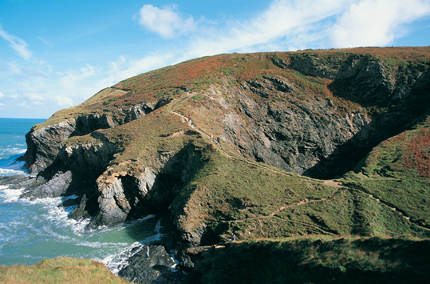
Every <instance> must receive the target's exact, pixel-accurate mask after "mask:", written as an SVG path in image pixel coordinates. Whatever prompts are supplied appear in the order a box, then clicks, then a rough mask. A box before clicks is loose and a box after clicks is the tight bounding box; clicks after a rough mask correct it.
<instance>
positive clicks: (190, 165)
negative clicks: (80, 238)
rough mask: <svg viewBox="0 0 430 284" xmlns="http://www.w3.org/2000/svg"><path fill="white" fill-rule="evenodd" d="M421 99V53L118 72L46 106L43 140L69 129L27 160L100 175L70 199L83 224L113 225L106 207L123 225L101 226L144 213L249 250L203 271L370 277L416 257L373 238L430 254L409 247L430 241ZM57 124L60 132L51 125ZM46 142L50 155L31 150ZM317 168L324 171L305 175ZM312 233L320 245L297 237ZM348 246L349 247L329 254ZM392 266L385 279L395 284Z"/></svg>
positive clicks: (257, 58)
mask: <svg viewBox="0 0 430 284" xmlns="http://www.w3.org/2000/svg"><path fill="white" fill-rule="evenodd" d="M186 89H189V91H188V92H186V91H185V90H186ZM429 91H430V47H417V48H413V47H410V48H360V49H345V50H307V51H299V52H276V53H255V54H224V55H218V56H212V57H204V58H198V59H194V60H190V61H187V62H184V63H180V64H177V65H175V66H169V67H165V68H161V69H158V70H154V71H151V72H148V73H145V74H141V75H138V76H135V77H132V78H129V79H127V80H124V81H122V82H120V83H118V84H116V85H115V86H112V87H111V88H107V89H104V90H102V91H100V92H99V93H98V94H96V95H94V96H93V97H92V98H90V99H89V100H88V101H86V102H84V103H83V104H81V105H79V106H76V107H72V108H69V109H66V110H62V111H59V112H57V113H56V114H54V115H53V117H52V118H50V119H49V120H48V121H46V122H45V123H44V124H41V125H39V126H37V127H36V128H35V130H37V129H41V128H42V127H46V129H48V130H49V129H50V128H49V127H50V126H52V131H48V130H47V133H48V134H47V137H48V138H51V136H52V137H53V136H55V133H59V132H61V131H63V134H64V133H65V134H64V135H63V136H64V137H66V136H67V135H68V136H67V137H66V138H65V139H63V140H61V139H58V140H61V142H59V144H58V145H57V148H55V149H54V147H50V145H46V144H43V143H44V142H43V141H45V140H44V139H39V140H37V139H36V140H37V141H42V142H43V143H41V144H40V147H39V146H38V145H36V146H34V148H35V149H36V150H35V151H34V153H36V155H37V154H40V156H41V158H40V159H39V160H43V161H44V163H45V164H46V165H48V166H49V165H50V164H49V163H50V162H51V165H54V166H57V165H59V164H60V166H61V167H60V168H61V169H62V171H66V170H71V171H72V172H73V173H77V172H79V171H82V172H83V173H84V174H81V175H80V176H79V177H80V178H85V177H86V176H87V175H85V173H86V172H87V171H88V169H91V170H93V169H96V170H97V173H96V174H94V175H95V180H93V181H91V182H92V183H89V184H92V185H95V187H93V188H90V189H88V190H87V192H86V194H87V197H88V198H89V199H90V201H89V202H87V203H86V204H85V203H82V204H81V205H82V207H85V206H87V207H86V208H85V210H87V211H88V212H95V213H94V214H99V213H100V212H102V213H103V214H105V215H103V216H95V217H94V216H92V217H94V220H96V219H97V218H99V219H97V220H99V221H100V222H103V220H107V219H103V218H105V217H106V218H108V217H112V216H113V217H115V216H116V215H115V214H111V213H110V211H109V210H110V209H112V208H114V209H115V210H116V211H114V210H113V212H117V213H118V212H120V213H121V216H122V217H121V218H122V219H112V220H113V221H112V223H114V222H122V221H124V220H130V219H132V218H136V217H139V216H141V215H142V214H147V213H151V212H149V211H150V210H151V209H154V208H156V209H157V210H159V211H160V210H161V211H162V210H164V211H167V212H169V213H170V214H171V216H172V220H173V223H174V226H175V229H176V230H177V232H175V233H176V235H177V236H178V235H179V236H180V237H179V239H180V241H179V242H181V248H186V247H187V246H194V245H214V244H217V243H220V242H223V241H226V240H228V238H229V235H230V234H231V232H234V233H235V234H236V235H237V236H238V238H239V240H242V241H249V242H250V243H246V244H239V245H237V246H231V247H227V248H226V249H220V250H215V252H214V255H212V256H208V257H209V259H212V260H213V259H214V260H215V263H222V262H224V261H225V258H224V257H227V256H229V257H231V258H233V256H234V257H236V258H237V257H239V259H241V258H242V253H243V257H244V260H243V261H245V258H246V257H251V253H250V251H256V252H258V253H260V254H261V255H263V256H265V258H267V259H269V258H270V259H271V258H274V263H273V265H272V263H270V262H264V266H262V267H268V266H270V268H271V269H272V268H273V271H272V272H271V273H278V274H279V275H284V274H282V273H283V272H280V270H281V269H280V268H279V267H281V266H282V265H284V266H285V265H287V266H291V267H296V268H297V267H301V268H300V269H302V270H299V271H301V272H303V273H306V272H307V271H308V270H311V269H312V271H317V272H318V273H321V274H315V275H322V274H324V273H328V276H330V277H334V278H336V279H344V280H345V279H347V278H348V277H349V276H351V275H355V273H363V275H364V276H363V277H367V276H366V275H370V276H372V275H373V276H375V277H376V278H375V279H380V278H381V277H384V275H385V273H386V271H395V270H396V267H397V268H398V271H400V272H401V271H405V270H406V268H405V267H407V266H405V267H403V266H402V265H408V264H407V263H409V262H408V261H412V260H411V259H409V260H406V259H408V258H411V257H412V255H408V256H406V254H405V257H404V259H405V260H404V261H403V260H401V261H400V262H401V263H400V264H399V263H396V262H395V261H394V262H392V261H391V260H390V261H388V262H385V260H384V259H383V258H380V257H379V256H382V255H384V253H385V251H384V252H383V249H382V248H380V249H379V250H378V249H376V247H377V246H378V245H380V246H381V247H384V249H386V250H387V251H389V252H393V253H395V252H396V248H397V247H405V248H406V247H407V248H411V250H413V251H415V252H416V251H418V250H415V249H416V248H415V246H418V247H421V246H422V248H423V249H424V250H428V243H427V241H418V239H428V238H429V237H430V223H429V222H430V211H429V209H428V205H429V202H430V193H429V190H428V189H429V185H430V172H429V170H430V169H429V164H430V132H429V129H430V120H429V115H430V109H429V105H430V95H429V94H430V92H429ZM188 116H190V118H191V120H189V119H188V118H187V117H188ZM64 121H70V123H69V126H70V127H69V128H73V129H72V130H71V131H70V130H67V129H66V130H62V129H64V128H61V127H60V126H58V127H57V126H55V124H57V123H59V122H64ZM67 131H69V132H67ZM40 136H43V135H42V134H40ZM40 136H38V137H37V138H40ZM217 137H220V138H221V139H220V141H217V139H216V138H217ZM42 138H43V137H42ZM46 140H48V142H46V143H49V141H52V139H51V140H50V139H46ZM96 144H97V145H99V146H97V145H96ZM45 146H46V147H45ZM96 146H97V147H100V148H97V147H96ZM38 147H39V148H38ZM102 147H104V148H102ZM50 148H53V149H54V150H57V151H58V152H57V153H56V152H55V151H54V150H52V151H47V152H49V154H50V155H43V154H44V153H43V151H46V149H49V150H50ZM38 150H40V151H39V152H38ZM58 153H59V154H58ZM55 155H57V156H55ZM50 157H54V158H58V157H59V158H58V159H55V161H56V162H57V164H52V163H53V161H49V159H50ZM363 157H364V158H363ZM35 160H37V159H35ZM99 161H103V164H102V165H100V162H99ZM61 163H63V164H61ZM96 164H97V165H96ZM42 166H43V165H42ZM42 166H41V167H40V168H43V167H42ZM331 169H334V170H333V171H332V170H331ZM351 169H354V170H352V171H349V170H351ZM54 170H55V169H54ZM94 171H95V170H94ZM298 173H301V174H302V175H300V174H298ZM324 175H325V176H331V177H335V178H334V179H332V180H322V179H318V178H317V177H321V176H324ZM111 185H115V186H114V187H110V186H111ZM114 189H115V190H114ZM111 193H112V194H111ZM106 200H108V201H109V202H105V203H103V202H104V201H106ZM104 204H108V205H109V206H106V207H104V208H101V207H102V206H104ZM89 206H94V207H93V208H89ZM97 206H99V207H97ZM145 210H146V211H145ZM97 212H99V213H97ZM109 214H111V215H109ZM315 235H319V236H318V238H322V239H324V238H331V239H330V240H329V241H327V242H326V241H322V242H323V243H321V240H320V241H315V240H312V241H310V240H309V239H308V236H315ZM351 236H353V237H354V238H353V239H349V237H351ZM404 236H408V237H407V239H405V237H404ZM340 237H345V238H346V240H345V239H344V240H342V239H340V240H339V239H338V238H340ZM360 237H362V238H363V239H360ZM371 237H377V238H371ZM262 238H290V239H287V240H285V242H282V243H277V242H272V241H270V242H265V241H261V242H260V240H261V239H262ZM291 238H297V239H291ZM299 238H303V240H299ZM369 238H370V239H369ZM391 238H397V239H396V240H392V239H391ZM399 238H400V239H399ZM254 241H255V243H254ZM415 243H416V244H415ZM360 246H363V248H366V249H365V252H362V251H361V250H360ZM368 247H371V249H370V248H369V250H368V249H367V248H368ZM349 249H351V250H352V251H355V252H354V253H349V252H345V253H343V252H339V253H338V254H337V255H336V256H333V253H334V251H337V250H339V251H340V250H349ZM266 250H268V251H269V252H270V253H269V254H267V253H266ZM301 250H303V251H304V252H306V254H308V255H309V258H306V255H305V254H304V253H303V252H300V251H301ZM320 250H323V251H320ZM330 251H331V252H332V255H330V253H329V252H330ZM223 253H225V256H223ZM387 253H388V252H387ZM289 254H292V255H296V256H297V257H298V258H297V259H300V262H298V260H297V259H291V258H288V257H289ZM350 254H357V255H358V258H360V257H362V256H363V257H364V258H366V259H367V260H366V261H367V262H366V261H365V262H366V263H367V264H363V263H357V262H354V261H352V260H351V259H350V258H351V257H352V258H355V257H356V256H350ZM311 255H314V256H315V258H312V257H311ZM375 255H376V256H375ZM281 256H286V257H287V260H286V261H284V262H282V261H281ZM253 257H255V256H253ZM336 257H338V259H337V260H336V261H335V260H334V258H336ZM402 257H403V256H402ZM389 258H391V259H392V258H395V255H391V256H389ZM351 261H352V262H351ZM314 262H317V263H319V264H318V265H314V264H313V263H314ZM226 263H230V262H227V261H226ZM244 263H247V262H244ZM327 263H328V264H327ZM320 264H321V265H320ZM205 265H206V266H205V267H206V268H205V269H207V270H208V271H211V269H213V274H212V272H210V273H209V274H208V276H207V278H204V279H206V280H207V281H208V282H209V283H212V282H211V281H212V280H211V279H212V278H211V277H214V278H213V279H215V280H213V281H214V282H213V283H220V282H217V281H221V280H220V279H221V278H216V277H218V276H215V275H217V274H219V273H220V272H222V271H223V269H226V268H225V267H223V268H219V267H217V266H216V265H218V264H214V266H213V267H210V265H209V264H205ZM231 265H232V266H234V264H231ZM249 265H251V266H252V267H253V266H258V263H257V262H256V263H252V261H251V262H250V263H249ZM414 265H415V264H414ZM365 266H369V267H372V268H369V269H367V268H365ZM418 266H419V265H418ZM220 267H221V266H220ZM243 267H246V265H243ZM243 267H241V268H237V269H238V270H240V269H242V268H243ZM378 267H379V268H378ZM381 267H382V268H381ZM419 267H420V268H419V269H418V270H417V271H416V274H415V276H414V277H416V278H413V279H416V281H417V282H419V279H421V278H420V277H421V276H422V269H424V268H422V267H421V266H419ZM218 269H221V270H218ZM244 269H245V268H244ZM246 269H250V268H249V267H248V268H246ZM255 271H260V272H261V270H258V269H256V270H255ZM287 271H290V270H287ZM345 271H346V272H345ZM369 271H370V272H369ZM242 272H243V273H245V271H242ZM400 272H393V273H391V274H389V277H400V278H399V279H403V278H402V277H404V275H403V274H401V273H400ZM227 275H229V274H228V273H227ZM238 275H243V274H238ZM294 275H295V276H294V277H296V279H299V280H297V283H299V282H300V281H302V280H303V278H301V277H302V276H300V275H298V274H297V275H296V274H294ZM405 275H406V274H405ZM205 277H206V276H205ZM219 277H221V276H219ZM276 277H278V276H276ZM276 277H275V278H274V279H278V280H279V279H281V278H276ZM279 277H282V276H279ZM315 277H317V276H315ZM246 279H248V278H246ZM312 279H314V278H312ZM315 279H316V278H315ZM360 279H361V278H360ZM363 279H365V278H363ZM366 279H367V278H366ZM312 281H313V280H312ZM327 281H329V279H328V278H327ZM414 281H415V280H414ZM239 282H240V281H239ZM251 282H252V281H251ZM260 282H267V281H260ZM274 282H275V281H274ZM267 283H269V282H267Z"/></svg>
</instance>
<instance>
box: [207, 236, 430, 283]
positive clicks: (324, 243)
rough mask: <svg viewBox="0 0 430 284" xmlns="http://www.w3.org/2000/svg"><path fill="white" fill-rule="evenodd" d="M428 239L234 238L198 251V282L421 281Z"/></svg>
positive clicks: (429, 271)
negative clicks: (253, 239)
mask: <svg viewBox="0 0 430 284" xmlns="http://www.w3.org/2000/svg"><path fill="white" fill-rule="evenodd" d="M429 253H430V241H429V240H420V241H418V240H415V239H411V238H408V237H404V238H397V239H390V238H388V239H387V238H376V237H374V238H327V237H319V236H312V237H310V238H301V239H286V240H261V241H252V242H238V243H231V244H228V245H226V247H225V248H223V247H218V248H212V249H209V250H208V251H207V252H204V253H202V256H203V261H202V268H201V271H203V273H202V274H203V275H202V278H201V282H202V283H212V284H216V283H229V282H231V283H425V282H426V281H427V280H428V279H429V277H430V263H429V262H428V254H429Z"/></svg>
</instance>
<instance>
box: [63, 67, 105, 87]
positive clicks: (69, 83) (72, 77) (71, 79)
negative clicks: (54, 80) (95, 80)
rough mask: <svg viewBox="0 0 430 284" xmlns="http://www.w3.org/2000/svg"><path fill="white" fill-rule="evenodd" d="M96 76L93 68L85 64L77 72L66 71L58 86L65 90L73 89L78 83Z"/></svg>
mask: <svg viewBox="0 0 430 284" xmlns="http://www.w3.org/2000/svg"><path fill="white" fill-rule="evenodd" d="M96 74H97V70H96V68H95V67H94V66H92V65H90V64H87V65H86V66H84V67H81V68H80V69H79V70H68V71H67V72H66V74H65V75H63V76H62V78H61V79H60V84H61V85H62V86H64V87H66V88H71V87H74V86H75V85H76V84H77V83H79V82H80V81H82V80H84V79H86V78H89V77H92V76H94V75H96Z"/></svg>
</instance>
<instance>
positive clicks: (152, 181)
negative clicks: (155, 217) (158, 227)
mask: <svg viewBox="0 0 430 284" xmlns="http://www.w3.org/2000/svg"><path fill="white" fill-rule="evenodd" d="M193 153H194V147H192V146H191V145H190V146H188V147H186V148H184V149H183V150H181V151H180V152H179V153H170V154H169V155H168V157H166V156H160V160H159V167H157V168H149V167H147V168H145V169H144V170H143V171H142V173H141V174H139V175H137V176H132V175H129V174H127V173H126V172H122V173H118V174H114V175H113V177H112V178H113V181H112V180H110V181H109V182H108V183H105V182H99V183H98V188H97V191H98V196H99V197H98V199H97V202H98V208H99V212H98V213H97V215H96V216H95V218H94V219H93V221H92V223H91V226H93V227H97V226H100V225H113V224H118V223H122V222H124V221H126V220H130V219H134V218H137V217H140V216H142V215H143V214H145V212H154V211H162V210H166V209H167V207H168V205H169V204H170V203H171V202H172V200H173V198H174V196H175V195H176V194H177V193H178V191H179V190H180V188H181V187H182V185H183V184H184V183H185V181H186V180H187V179H189V177H190V175H191V174H192V172H193V169H194V167H195V162H194V161H193V158H192V157H193ZM108 171H109V169H108Z"/></svg>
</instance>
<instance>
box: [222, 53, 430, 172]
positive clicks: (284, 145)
mask: <svg viewBox="0 0 430 284" xmlns="http://www.w3.org/2000/svg"><path fill="white" fill-rule="evenodd" d="M321 61H323V59H322V58H320V57H319V56H318V55H307V56H297V57H293V59H292V60H291V64H290V65H288V64H287V63H286V62H283V61H282V60H279V59H278V60H275V61H274V63H275V64H276V65H277V66H278V67H280V68H284V69H286V68H293V69H295V70H297V71H299V72H301V73H303V74H306V75H310V76H315V77H323V78H328V79H331V80H333V81H332V83H331V84H330V85H329V86H328V87H329V89H331V90H332V92H333V93H334V94H338V95H339V96H344V95H345V94H347V95H348V96H351V97H353V98H356V100H357V102H359V103H361V104H363V105H375V106H378V107H391V108H397V110H396V111H392V112H387V113H382V114H377V115H369V114H368V113H367V112H366V111H364V110H363V109H361V110H356V111H346V112H344V113H343V114H340V113H339V112H338V111H337V110H338V106H337V105H334V104H333V102H332V101H331V100H330V99H322V98H321V97H317V96H315V97H313V96H308V97H303V99H300V94H295V89H298V88H296V87H294V86H293V84H292V83H289V82H288V81H287V80H281V79H278V78H273V77H268V76H265V77H263V78H262V79H256V80H248V81H246V82H243V83H242V84H241V88H234V87H233V88H231V87H224V90H228V92H229V96H230V98H234V99H235V100H236V101H238V102H239V104H238V105H236V107H237V108H240V110H241V113H242V114H245V115H246V117H243V115H238V114H237V113H235V112H230V113H228V111H227V114H226V116H225V121H226V127H225V131H224V136H225V138H226V140H227V141H229V142H231V143H232V144H233V145H234V146H235V147H236V151H237V152H238V153H241V154H242V155H243V156H244V157H246V158H251V159H255V160H256V161H261V162H264V163H266V164H269V165H272V166H275V167H278V168H282V169H285V170H287V171H291V172H295V173H298V174H302V175H307V176H311V177H317V178H332V177H335V176H338V175H341V174H343V173H345V172H346V171H348V170H351V169H353V167H354V165H355V164H356V163H357V162H358V161H359V160H360V159H362V158H363V157H364V156H365V155H366V153H367V152H368V151H369V150H370V149H371V148H372V147H374V146H376V145H377V144H378V143H380V142H382V141H383V140H385V139H387V138H388V137H391V136H393V135H396V134H398V133H400V132H401V131H403V130H405V129H407V128H409V127H412V125H413V124H414V123H415V122H416V114H412V113H411V110H410V109H409V107H408V103H407V101H405V100H404V99H405V98H407V97H408V96H410V95H411V92H412V90H417V89H422V88H428V77H429V72H428V68H425V67H422V68H421V67H417V68H416V69H414V71H413V72H412V74H413V75H410V78H409V80H410V83H409V84H405V83H404V82H401V78H403V77H402V76H403V75H401V74H399V73H398V72H397V71H396V70H392V69H390V67H388V66H386V65H384V63H383V62H381V61H379V60H371V59H369V57H367V56H359V55H353V56H350V57H349V58H348V59H347V60H338V59H336V58H335V59H333V60H332V61H331V62H330V61H324V62H321ZM424 82H426V83H424ZM345 86H346V87H345ZM345 88H346V89H345ZM250 93H252V94H255V95H258V96H259V97H262V98H267V97H269V96H270V97H272V98H273V97H276V96H278V97H279V98H280V100H274V101H273V100H270V101H267V102H264V103H263V102H259V101H258V100H255V99H253V98H252V96H250ZM283 97H288V99H283ZM392 121H396V124H393V123H392Z"/></svg>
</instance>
